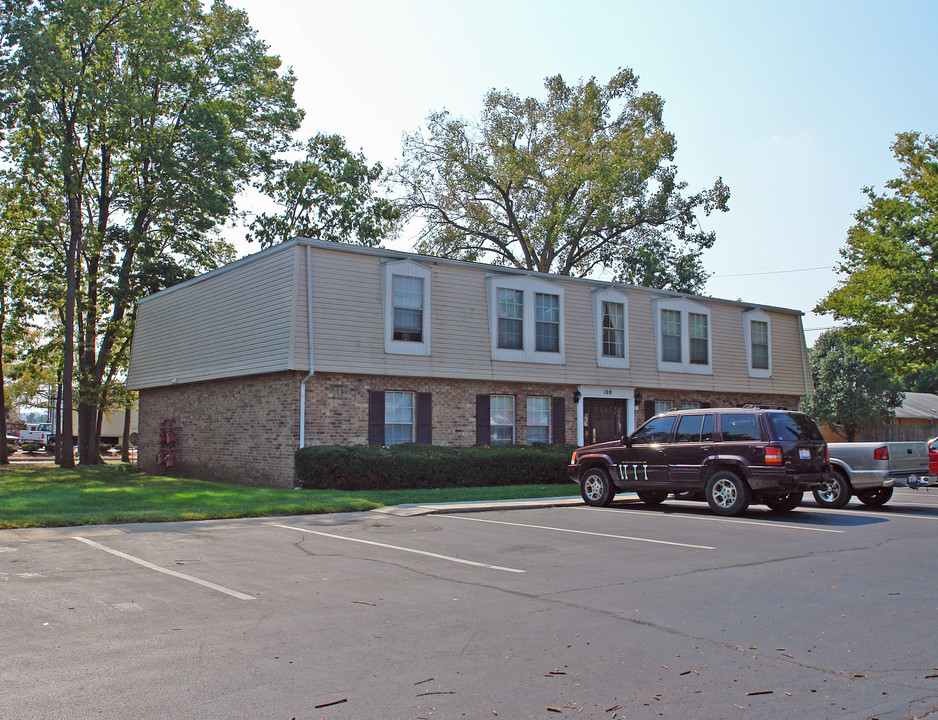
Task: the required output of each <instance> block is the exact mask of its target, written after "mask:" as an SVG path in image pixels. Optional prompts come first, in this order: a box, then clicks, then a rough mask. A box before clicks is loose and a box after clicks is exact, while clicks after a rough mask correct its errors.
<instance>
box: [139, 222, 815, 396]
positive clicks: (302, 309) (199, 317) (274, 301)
mask: <svg viewBox="0 0 938 720" xmlns="http://www.w3.org/2000/svg"><path fill="white" fill-rule="evenodd" d="M405 257H406V258H410V259H412V260H414V261H415V262H419V263H421V264H422V265H423V266H425V267H428V268H429V269H430V286H429V302H428V311H429V316H430V319H431V328H430V333H429V336H430V354H429V355H411V354H408V355H403V354H394V353H388V352H386V351H385V328H384V307H383V300H382V259H389V260H398V259H403V258H405ZM497 272H498V270H497V269H496V268H491V267H488V266H485V265H477V264H470V263H453V262H450V261H445V260H434V259H433V258H422V257H418V256H412V255H404V254H401V253H395V252H393V251H381V250H370V249H363V248H354V249H353V248H349V247H348V246H341V245H330V244H326V243H320V242H315V241H306V240H301V241H294V242H291V243H287V244H285V245H284V246H282V247H281V249H279V250H278V251H273V252H272V251H265V252H264V253H259V254H258V255H256V256H252V257H250V258H246V259H245V260H242V261H239V263H235V264H234V265H232V266H229V268H227V269H224V270H223V271H216V273H213V274H210V275H208V276H205V277H204V278H202V279H197V280H196V281H193V282H191V283H187V284H184V285H181V286H179V287H177V288H174V289H171V290H169V291H164V292H163V293H159V294H157V295H155V296H153V297H152V298H149V299H147V300H145V301H143V302H141V303H140V306H139V312H138V320H137V331H136V333H135V338H134V347H133V353H132V356H131V366H130V383H131V386H132V387H137V388H140V387H155V386H160V385H166V384H169V383H170V382H171V381H172V378H174V377H175V378H177V381H178V382H179V383H183V382H193V381H197V380H207V379H213V378H221V377H234V376H238V375H247V374H257V373H266V372H278V371H282V370H302V371H306V370H308V369H309V336H308V332H307V328H308V321H307V316H308V313H307V275H308V273H309V274H311V276H312V297H311V302H312V312H313V352H314V363H313V370H314V371H315V372H317V373H320V372H326V373H354V374H363V375H384V376H395V377H424V378H454V379H463V380H483V381H506V382H512V381H514V382H525V381H531V380H536V381H537V382H541V383H555V384H568V385H582V386H594V387H595V386H601V387H615V388H672V389H687V390H697V391H715V392H721V393H726V392H735V393H753V394H789V395H801V394H804V392H805V379H804V369H803V361H804V355H803V340H802V333H801V325H800V316H799V314H797V313H796V312H794V311H783V310H780V309H774V308H766V309H764V310H765V312H767V313H768V314H769V315H770V317H771V338H772V340H771V348H772V371H773V375H772V377H771V378H753V377H749V373H748V370H747V362H746V346H745V339H744V333H743V318H744V315H743V313H744V312H745V311H746V310H747V309H751V308H752V307H753V306H751V305H743V304H742V303H736V302H729V301H721V300H715V299H709V298H693V299H694V301H695V302H698V303H701V304H704V305H706V306H707V307H708V308H709V309H710V313H711V325H710V341H711V354H712V370H713V372H712V374H693V373H683V372H681V373H675V372H662V371H660V370H659V369H658V362H657V352H658V349H657V342H656V338H655V331H654V323H653V308H654V305H653V302H654V300H655V298H658V297H661V293H660V292H658V291H654V290H649V289H645V288H636V287H623V288H619V289H620V290H621V292H623V293H624V294H625V295H626V296H627V297H628V347H629V367H628V368H610V367H599V366H598V363H597V358H596V336H595V329H594V323H593V305H592V290H593V289H594V288H600V287H605V285H604V284H603V283H599V282H591V281H587V280H578V279H573V278H560V277H557V276H545V275H538V276H537V279H538V280H540V281H543V282H548V283H551V284H552V285H554V286H556V287H558V288H562V294H563V298H564V302H563V306H564V327H563V328H562V334H563V340H564V357H565V362H564V363H563V364H547V363H534V362H508V361H502V360H493V359H492V351H491V336H490V333H489V310H488V299H487V298H488V296H487V285H486V277H488V276H490V275H491V274H492V273H497ZM526 311H528V312H530V311H532V309H531V308H526Z"/></svg>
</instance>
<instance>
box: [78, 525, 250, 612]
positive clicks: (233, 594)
mask: <svg viewBox="0 0 938 720" xmlns="http://www.w3.org/2000/svg"><path fill="white" fill-rule="evenodd" d="M72 540H77V541H78V542H82V543H84V544H85V545H90V546H91V547H93V548H97V549H98V550H103V551H104V552H106V553H110V554H111V555H114V556H115V557H119V558H123V559H124V560H129V561H130V562H132V563H136V564H137V565H140V566H141V567H145V568H147V569H148V570H155V571H156V572H158V573H163V574H164V575H171V576H172V577H175V578H179V579H180V580H188V581H189V582H191V583H195V584H196V585H201V586H202V587H206V588H209V589H210V590H216V591H218V592H220V593H224V594H225V595H230V596H231V597H233V598H237V599H238V600H256V598H254V597H251V596H250V595H245V594H244V593H242V592H238V591H237V590H231V589H229V588H226V587H222V586H221V585H216V584H215V583H213V582H209V581H208V580H202V579H201V578H197V577H193V576H192V575H186V574H185V573H181V572H176V571H175V570H170V569H168V568H164V567H160V566H159V565H154V564H153V563H151V562H147V561H146V560H143V559H141V558H138V557H134V556H133V555H128V554H127V553H124V552H121V551H120V550H114V549H113V548H109V547H107V546H105V545H101V544H100V543H96V542H95V541H94V540H89V539H88V538H83V537H79V536H78V535H73V536H72Z"/></svg>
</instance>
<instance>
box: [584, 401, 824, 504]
mask: <svg viewBox="0 0 938 720" xmlns="http://www.w3.org/2000/svg"><path fill="white" fill-rule="evenodd" d="M567 472H568V475H569V476H570V478H571V479H572V480H574V481H576V482H578V483H579V484H580V493H581V494H582V496H583V500H585V501H586V503H587V504H588V505H594V506H604V505H609V504H610V503H612V499H613V497H614V496H615V494H616V493H618V492H630V491H631V492H635V493H637V494H638V497H639V499H640V500H642V501H643V502H645V503H646V504H648V505H659V504H660V503H662V502H664V500H665V499H666V498H667V497H668V495H669V494H670V493H691V494H692V495H694V496H699V497H703V498H706V500H707V503H708V504H709V505H710V508H711V509H712V510H713V512H715V513H717V514H718V515H738V514H739V513H741V512H743V511H745V510H746V508H747V507H749V504H750V503H751V502H763V503H765V504H766V505H768V506H769V507H770V508H772V509H773V510H778V511H788V510H793V509H794V508H796V507H797V506H798V504H799V503H800V502H801V499H802V497H803V495H804V493H805V492H806V491H810V490H814V489H815V488H817V487H820V485H821V483H822V482H824V480H825V479H826V478H827V476H828V475H829V474H830V459H829V457H828V452H827V443H826V442H824V438H823V437H822V435H821V431H820V430H819V429H818V427H817V425H816V424H815V423H814V421H813V420H812V419H811V418H809V417H808V416H807V415H805V414H804V413H800V412H792V411H788V410H766V409H757V408H719V409H709V408H708V409H706V410H702V409H695V410H677V411H672V412H668V413H664V414H662V415H656V416H655V417H653V418H652V419H651V420H649V421H648V422H646V423H645V424H644V425H642V426H641V427H640V428H638V429H637V430H636V431H635V432H633V433H632V434H631V435H629V436H626V437H623V438H622V440H616V441H612V442H605V443H600V444H598V445H588V446H586V447H581V448H578V449H577V450H576V452H574V453H573V458H572V460H571V462H570V465H569V467H568V468H567Z"/></svg>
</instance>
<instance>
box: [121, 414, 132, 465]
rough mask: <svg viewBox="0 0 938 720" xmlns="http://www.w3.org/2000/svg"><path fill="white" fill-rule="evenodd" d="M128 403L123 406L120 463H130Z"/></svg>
mask: <svg viewBox="0 0 938 720" xmlns="http://www.w3.org/2000/svg"><path fill="white" fill-rule="evenodd" d="M131 407H133V406H132V405H131V404H130V403H127V404H126V405H124V434H123V435H122V436H121V462H125V463H129V462H130V409H131Z"/></svg>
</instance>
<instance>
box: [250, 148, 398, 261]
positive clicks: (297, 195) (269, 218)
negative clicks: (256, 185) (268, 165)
mask: <svg viewBox="0 0 938 720" xmlns="http://www.w3.org/2000/svg"><path fill="white" fill-rule="evenodd" d="M382 172H383V170H382V167H381V164H380V163H377V164H375V165H374V166H373V167H369V166H368V162H367V161H366V160H365V156H364V155H363V154H362V153H361V152H359V153H357V154H356V153H352V152H351V151H349V150H348V149H347V148H346V147H345V140H344V139H343V138H342V137H341V136H339V135H322V134H318V135H316V136H315V137H312V138H310V140H309V142H308V143H307V145H306V157H305V158H304V159H303V160H298V161H296V162H292V163H286V162H282V163H278V165H277V168H276V170H275V172H274V173H273V174H272V175H271V176H270V177H268V179H267V180H266V181H265V182H264V184H263V185H262V186H261V188H260V189H261V191H262V192H264V193H265V194H266V195H269V196H270V197H271V198H273V200H274V201H275V202H276V203H277V204H278V205H279V206H280V208H281V210H280V212H278V213H276V214H272V215H268V214H266V213H263V214H261V215H258V216H257V217H256V218H255V219H254V221H253V222H252V223H251V232H250V233H248V240H258V241H260V243H261V246H262V247H267V246H269V245H272V244H274V243H277V242H284V241H286V240H289V239H290V238H292V237H297V236H302V237H310V238H320V239H322V240H329V241H332V242H354V243H357V244H360V245H367V246H369V247H373V246H375V245H377V244H378V243H379V242H380V241H381V240H382V239H383V238H385V237H390V236H391V235H392V234H393V233H394V232H395V230H396V227H397V222H398V220H399V219H400V210H399V209H398V208H396V207H395V206H394V205H393V204H392V203H391V202H390V201H389V200H387V199H385V198H382V197H378V196H377V195H376V193H375V184H376V183H378V182H379V181H380V180H381V177H382Z"/></svg>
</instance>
